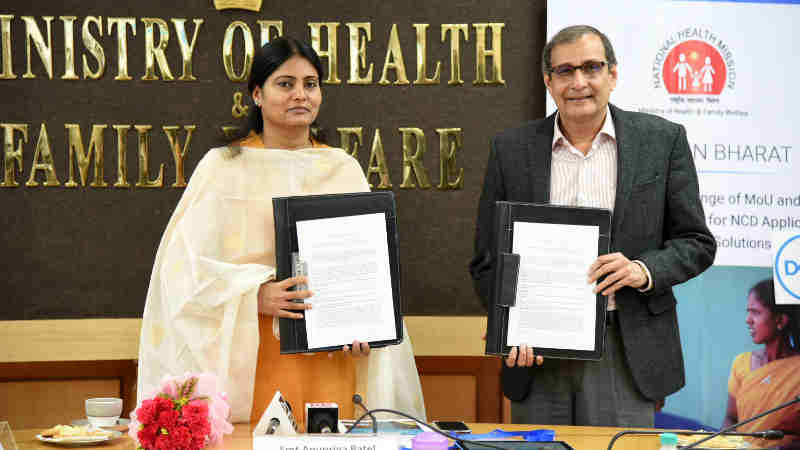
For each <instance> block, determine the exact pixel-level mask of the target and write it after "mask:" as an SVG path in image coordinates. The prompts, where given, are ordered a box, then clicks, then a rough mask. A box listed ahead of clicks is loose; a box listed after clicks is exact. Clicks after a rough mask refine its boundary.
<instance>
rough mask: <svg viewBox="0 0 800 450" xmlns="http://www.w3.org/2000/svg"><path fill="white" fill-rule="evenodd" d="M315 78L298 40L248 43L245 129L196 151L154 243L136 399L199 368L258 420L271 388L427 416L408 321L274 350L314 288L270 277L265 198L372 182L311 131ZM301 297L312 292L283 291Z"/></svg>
mask: <svg viewBox="0 0 800 450" xmlns="http://www.w3.org/2000/svg"><path fill="white" fill-rule="evenodd" d="M322 78H323V76H322V64H321V62H320V60H319V57H318V55H317V54H316V52H315V51H314V50H313V49H312V48H311V46H309V45H308V44H307V43H304V42H301V41H297V40H294V39H287V38H278V39H275V40H273V41H272V42H271V43H268V44H266V45H265V46H264V47H262V48H261V49H260V50H259V51H257V52H256V55H255V57H254V60H253V65H252V70H251V74H250V80H249V84H248V87H249V90H250V94H251V97H252V100H253V106H251V107H250V108H251V114H250V130H249V134H246V135H245V134H243V136H244V137H243V138H241V139H238V140H236V141H235V142H234V143H233V144H231V145H228V146H226V147H222V148H214V149H211V150H210V151H209V152H208V153H207V154H206V155H205V156H204V157H203V158H202V160H201V161H200V163H199V164H198V165H197V168H196V169H195V170H194V172H193V174H192V178H191V181H190V183H189V185H188V186H187V188H186V191H185V192H184V194H183V196H182V197H181V200H180V202H179V203H178V206H177V208H176V209H175V212H174V213H173V215H172V217H171V219H170V221H169V224H168V225H167V229H166V231H165V232H164V236H163V237H162V240H161V244H160V245H159V248H158V253H157V254H156V260H155V264H154V267H153V272H152V275H151V280H150V288H149V290H148V294H147V303H146V305H145V311H144V317H143V321H142V332H141V343H140V349H139V380H138V396H139V399H143V398H147V397H146V396H147V395H148V394H149V393H150V392H151V391H152V390H153V389H155V388H157V387H158V385H159V381H160V380H161V378H162V377H163V376H165V375H181V374H183V373H184V372H187V371H191V372H206V371H208V372H213V373H215V374H216V375H217V376H218V377H219V379H220V381H221V383H222V389H223V390H224V391H226V392H227V395H228V399H229V402H230V404H231V414H232V419H233V421H234V422H246V421H248V420H249V421H251V423H253V424H254V425H255V423H257V421H258V420H259V418H260V417H261V414H262V413H263V411H264V410H265V409H266V407H267V405H268V404H269V402H270V400H271V399H272V397H273V395H274V393H275V391H276V390H280V391H281V394H282V395H283V396H284V398H285V399H286V400H288V401H289V402H290V404H292V405H293V407H294V410H295V411H302V410H303V407H304V404H305V403H306V402H336V403H337V404H338V405H339V407H340V416H341V417H353V415H354V412H355V411H354V405H353V401H352V397H353V394H354V393H360V394H362V395H364V396H365V402H366V404H367V405H369V406H370V407H372V408H393V409H399V410H401V411H404V412H407V413H409V414H412V415H416V416H419V417H422V418H424V417H425V407H424V404H423V400H422V389H421V385H420V382H419V375H418V372H417V368H416V364H415V362H414V355H413V351H412V349H411V343H410V340H409V338H408V333H407V332H406V331H405V326H404V334H405V339H404V341H403V342H402V344H400V345H396V346H390V347H386V348H381V349H376V350H372V351H370V349H369V345H367V344H365V343H359V342H358V341H355V342H353V343H352V345H351V346H344V348H343V350H344V351H342V352H334V353H319V354H314V355H309V354H300V355H281V354H280V344H279V339H280V336H279V330H278V318H279V317H281V318H290V319H298V318H301V317H302V315H301V314H300V312H301V311H300V310H305V309H309V308H311V307H313V300H314V297H313V294H312V293H311V292H308V291H290V290H289V288H291V287H292V286H294V285H296V284H298V283H301V282H304V281H305V280H304V279H303V278H302V277H296V278H289V279H286V280H275V267H274V266H275V236H274V219H273V211H272V198H273V197H282V196H291V195H312V194H330V193H344V192H359V191H368V190H369V185H368V183H367V181H366V179H365V177H364V173H363V170H362V169H361V166H360V165H359V164H358V161H356V160H355V159H354V158H352V157H351V156H349V155H348V154H347V153H345V152H344V151H343V150H341V149H338V148H331V147H328V146H326V145H324V144H322V143H321V142H320V140H319V139H317V138H315V137H314V136H312V124H314V123H315V120H316V117H317V113H318V111H319V107H320V104H321V103H322V92H321V90H320V80H321V79H322ZM299 298H308V299H309V301H310V303H311V304H308V303H305V304H304V303H295V302H292V301H291V300H293V299H299ZM359 356H361V357H359ZM296 418H297V419H298V420H299V421H302V420H303V417H302V414H300V415H298V417H296Z"/></svg>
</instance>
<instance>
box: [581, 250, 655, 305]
mask: <svg viewBox="0 0 800 450" xmlns="http://www.w3.org/2000/svg"><path fill="white" fill-rule="evenodd" d="M603 275H605V276H606V278H605V279H604V280H603V282H602V283H599V284H598V285H597V286H595V288H594V290H593V292H594V293H595V294H596V293H598V292H602V293H603V295H610V294H612V293H614V292H617V291H618V290H619V289H620V288H622V287H625V286H630V287H632V288H634V289H639V288H641V287H643V286H645V284H646V283H647V275H646V274H645V273H644V270H642V268H641V267H640V266H639V265H638V264H636V263H634V262H633V261H631V260H630V259H628V258H627V257H625V255H623V254H622V253H619V252H617V253H609V254H607V255H602V256H599V257H598V258H597V259H596V260H595V261H594V262H593V263H592V265H591V266H590V267H589V283H595V282H597V280H598V279H600V278H601V277H602V276H603Z"/></svg>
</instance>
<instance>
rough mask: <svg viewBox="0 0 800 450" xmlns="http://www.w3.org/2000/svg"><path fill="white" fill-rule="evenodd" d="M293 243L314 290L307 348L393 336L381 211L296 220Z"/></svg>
mask: <svg viewBox="0 0 800 450" xmlns="http://www.w3.org/2000/svg"><path fill="white" fill-rule="evenodd" d="M297 243H298V249H299V254H300V255H299V256H300V259H301V260H302V261H304V262H305V263H306V265H307V276H308V288H309V289H310V290H311V291H312V293H313V295H312V296H311V297H310V298H308V299H307V300H306V301H308V302H311V305H312V307H311V309H310V310H308V311H306V333H307V335H308V348H320V347H328V346H334V345H344V344H351V343H352V342H353V341H354V340H359V341H361V342H369V341H381V340H388V339H395V338H396V337H397V332H396V329H395V314H394V301H393V297H392V278H391V272H390V266H389V245H388V240H387V238H386V216H385V215H384V214H383V213H376V214H363V215H357V216H347V217H333V218H327V219H315V220H305V221H298V222H297Z"/></svg>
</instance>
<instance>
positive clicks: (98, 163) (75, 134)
mask: <svg viewBox="0 0 800 450" xmlns="http://www.w3.org/2000/svg"><path fill="white" fill-rule="evenodd" d="M64 128H66V129H67V134H68V136H69V158H67V164H68V165H69V180H67V182H66V183H64V187H68V188H74V187H77V186H78V183H76V182H75V164H77V165H78V173H79V174H80V177H81V186H86V177H87V176H88V174H89V164H90V163H91V160H92V154H94V179H93V180H92V183H91V184H90V186H91V187H106V186H108V183H106V180H104V179H103V178H104V177H103V168H104V167H105V161H104V154H103V131H104V130H105V129H106V128H108V125H92V137H91V138H89V150H84V149H85V147H84V146H83V139H82V138H81V126H80V125H78V124H76V123H65V124H64ZM73 161H74V162H75V164H73Z"/></svg>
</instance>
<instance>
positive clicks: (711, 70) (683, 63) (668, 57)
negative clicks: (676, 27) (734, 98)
mask: <svg viewBox="0 0 800 450" xmlns="http://www.w3.org/2000/svg"><path fill="white" fill-rule="evenodd" d="M735 68H736V65H735V64H734V61H733V52H732V51H731V49H730V47H728V44H727V43H726V42H725V41H723V40H722V39H721V38H720V37H719V36H717V35H716V34H715V33H714V32H712V31H711V30H708V29H702V28H686V29H684V30H681V31H678V32H676V33H674V34H672V35H671V36H669V37H668V38H667V39H666V40H665V41H664V42H663V43H662V45H661V47H660V48H659V50H658V52H657V53H656V58H655V60H654V61H653V67H652V79H653V87H655V88H661V87H662V86H663V87H664V89H666V91H667V92H668V93H669V94H672V95H713V96H717V95H720V94H721V93H722V91H723V90H724V89H733V88H734V87H735V85H736V70H735Z"/></svg>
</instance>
